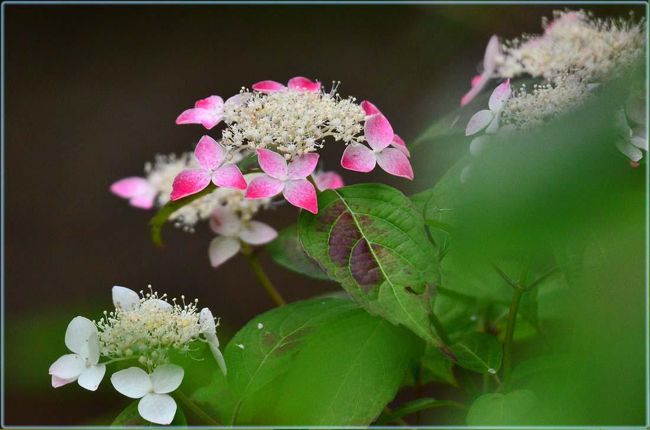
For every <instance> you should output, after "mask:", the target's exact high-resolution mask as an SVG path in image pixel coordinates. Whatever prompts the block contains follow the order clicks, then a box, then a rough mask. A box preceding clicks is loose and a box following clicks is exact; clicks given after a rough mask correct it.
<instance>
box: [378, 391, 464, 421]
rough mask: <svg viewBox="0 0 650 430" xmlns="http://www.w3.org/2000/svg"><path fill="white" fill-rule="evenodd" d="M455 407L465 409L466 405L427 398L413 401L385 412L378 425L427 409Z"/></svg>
mask: <svg viewBox="0 0 650 430" xmlns="http://www.w3.org/2000/svg"><path fill="white" fill-rule="evenodd" d="M447 406H450V407H454V408H463V407H464V405H462V404H461V403H458V402H454V401H452V400H436V399H433V398H431V397H425V398H422V399H416V400H412V401H410V402H407V403H405V404H403V405H401V406H399V407H398V408H395V409H394V410H393V411H391V412H384V413H383V414H382V415H381V416H380V417H379V418H378V419H377V422H376V424H378V425H382V424H390V423H392V422H395V421H396V420H398V419H400V418H403V417H406V416H408V415H412V414H414V413H416V412H420V411H425V410H427V409H434V408H442V407H447Z"/></svg>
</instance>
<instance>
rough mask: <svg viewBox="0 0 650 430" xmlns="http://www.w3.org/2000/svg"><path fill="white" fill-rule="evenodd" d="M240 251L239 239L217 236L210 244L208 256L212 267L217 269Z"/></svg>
mask: <svg viewBox="0 0 650 430" xmlns="http://www.w3.org/2000/svg"><path fill="white" fill-rule="evenodd" d="M240 249H241V244H240V243H239V239H234V238H232V237H224V236H217V237H215V238H214V239H212V242H210V247H209V248H208V256H209V257H210V264H211V265H212V267H219V266H221V265H222V264H223V263H225V262H226V261H228V260H230V259H231V258H232V257H234V256H235V255H236V254H237V253H238V252H239V250H240Z"/></svg>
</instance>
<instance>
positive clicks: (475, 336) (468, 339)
mask: <svg viewBox="0 0 650 430" xmlns="http://www.w3.org/2000/svg"><path fill="white" fill-rule="evenodd" d="M450 349H451V352H452V353H453V354H454V355H455V356H456V360H457V362H458V365H459V366H461V367H463V368H465V369H468V370H472V371H474V372H478V373H489V374H496V373H497V372H498V371H499V368H500V367H501V358H502V355H503V350H502V348H501V344H499V342H498V341H497V339H496V338H495V337H494V336H490V335H488V334H485V333H472V334H469V335H467V336H464V337H463V338H462V339H461V340H459V341H458V342H456V343H454V344H453V345H452V346H451V347H450Z"/></svg>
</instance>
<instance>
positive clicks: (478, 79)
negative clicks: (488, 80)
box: [471, 75, 482, 87]
mask: <svg viewBox="0 0 650 430" xmlns="http://www.w3.org/2000/svg"><path fill="white" fill-rule="evenodd" d="M481 79H482V78H481V75H476V76H474V77H473V78H472V81H471V86H472V87H475V86H477V85H478V84H479V83H480V82H481Z"/></svg>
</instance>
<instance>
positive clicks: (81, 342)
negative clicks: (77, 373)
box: [65, 317, 97, 354]
mask: <svg viewBox="0 0 650 430" xmlns="http://www.w3.org/2000/svg"><path fill="white" fill-rule="evenodd" d="M93 333H94V334H97V327H95V324H93V322H92V321H90V320H89V319H88V318H84V317H74V318H73V319H72V321H70V324H68V328H67V329H66V331H65V346H67V347H68V349H69V350H70V351H72V352H76V353H77V354H81V353H82V351H85V350H86V348H87V347H86V344H87V343H88V338H89V337H90V335H91V334H93Z"/></svg>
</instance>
